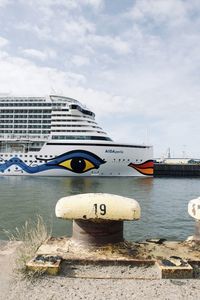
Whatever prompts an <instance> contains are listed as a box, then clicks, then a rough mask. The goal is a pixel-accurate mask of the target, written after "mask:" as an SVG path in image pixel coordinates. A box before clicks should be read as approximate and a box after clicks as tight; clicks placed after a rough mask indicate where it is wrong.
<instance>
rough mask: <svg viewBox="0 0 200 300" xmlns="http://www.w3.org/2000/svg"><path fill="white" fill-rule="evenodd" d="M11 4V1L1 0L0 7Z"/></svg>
mask: <svg viewBox="0 0 200 300" xmlns="http://www.w3.org/2000/svg"><path fill="white" fill-rule="evenodd" d="M9 3H10V0H0V7H4V6H6V5H8V4H9Z"/></svg>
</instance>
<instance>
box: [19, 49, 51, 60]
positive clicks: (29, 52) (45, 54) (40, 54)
mask: <svg viewBox="0 0 200 300" xmlns="http://www.w3.org/2000/svg"><path fill="white" fill-rule="evenodd" d="M22 53H23V54H24V55H25V56H27V57H30V58H31V57H32V58H36V59H39V60H41V61H45V60H46V59H48V58H55V57H56V53H55V51H53V50H51V49H45V50H44V51H40V50H37V49H23V50H22Z"/></svg>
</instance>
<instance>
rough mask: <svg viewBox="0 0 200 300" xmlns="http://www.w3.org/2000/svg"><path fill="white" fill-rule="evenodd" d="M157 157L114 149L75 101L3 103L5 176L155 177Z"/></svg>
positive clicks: (0, 145)
mask: <svg viewBox="0 0 200 300" xmlns="http://www.w3.org/2000/svg"><path fill="white" fill-rule="evenodd" d="M152 157H153V152H152V147H151V146H147V145H126V144H116V143H114V142H113V141H112V139H111V138H110V137H109V136H108V135H107V133H106V132H105V131H104V130H103V129H102V128H101V127H100V126H99V124H97V122H96V121H95V114H94V113H93V112H92V111H90V110H88V109H87V108H86V107H85V106H84V105H82V104H81V103H80V102H79V101H77V100H75V99H72V98H68V97H63V96H56V95H49V96H47V97H0V176H1V175H2V176H13V175H18V176H22V175H31V176H145V175H148V176H152V175H153V161H152Z"/></svg>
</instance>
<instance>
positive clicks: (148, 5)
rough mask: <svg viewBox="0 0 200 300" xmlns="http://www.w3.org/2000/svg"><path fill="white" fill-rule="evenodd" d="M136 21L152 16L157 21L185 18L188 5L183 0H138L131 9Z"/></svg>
mask: <svg viewBox="0 0 200 300" xmlns="http://www.w3.org/2000/svg"><path fill="white" fill-rule="evenodd" d="M131 15H132V17H133V19H134V20H136V21H142V20H143V21H144V19H145V18H151V19H153V20H156V22H157V21H163V22H166V21H170V20H176V21H177V20H179V21H180V19H184V17H185V15H186V5H185V2H184V1H182V0H167V1H166V0H137V1H136V2H135V4H134V6H133V9H132V11H131Z"/></svg>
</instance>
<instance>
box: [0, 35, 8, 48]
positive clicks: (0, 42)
mask: <svg viewBox="0 0 200 300" xmlns="http://www.w3.org/2000/svg"><path fill="white" fill-rule="evenodd" d="M8 43H9V41H8V40H7V39H5V38H3V37H0V48H3V47H5V46H7V45H8Z"/></svg>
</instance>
